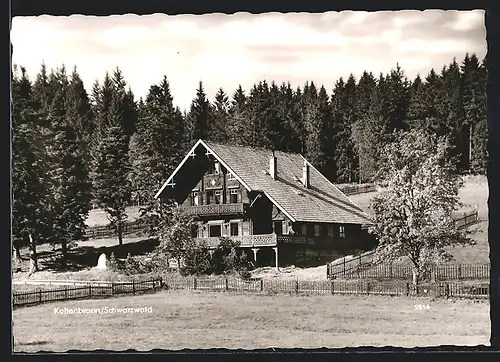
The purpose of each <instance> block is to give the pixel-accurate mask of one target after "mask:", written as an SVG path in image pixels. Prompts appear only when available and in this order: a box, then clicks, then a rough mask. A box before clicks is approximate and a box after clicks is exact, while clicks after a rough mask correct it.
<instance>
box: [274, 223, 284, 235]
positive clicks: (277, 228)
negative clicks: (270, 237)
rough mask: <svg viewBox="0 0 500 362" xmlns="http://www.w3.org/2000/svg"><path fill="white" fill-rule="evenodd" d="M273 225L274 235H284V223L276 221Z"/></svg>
mask: <svg viewBox="0 0 500 362" xmlns="http://www.w3.org/2000/svg"><path fill="white" fill-rule="evenodd" d="M273 224H274V225H273V228H274V233H275V234H276V235H283V223H282V222H281V221H275V222H274V223H273Z"/></svg>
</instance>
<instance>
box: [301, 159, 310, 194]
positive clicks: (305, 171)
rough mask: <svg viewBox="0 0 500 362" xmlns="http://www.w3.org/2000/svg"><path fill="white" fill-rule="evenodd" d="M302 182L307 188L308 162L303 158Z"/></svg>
mask: <svg viewBox="0 0 500 362" xmlns="http://www.w3.org/2000/svg"><path fill="white" fill-rule="evenodd" d="M302 184H303V185H304V187H305V188H309V164H308V163H307V161H306V160H304V166H303V167H302Z"/></svg>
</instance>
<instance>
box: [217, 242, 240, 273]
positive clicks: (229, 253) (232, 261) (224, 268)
mask: <svg viewBox="0 0 500 362" xmlns="http://www.w3.org/2000/svg"><path fill="white" fill-rule="evenodd" d="M239 246H240V243H239V242H237V241H234V240H231V239H229V238H227V237H222V238H220V243H219V245H218V246H217V248H216V249H215V250H214V254H213V256H212V260H211V264H212V271H213V272H214V273H215V274H227V273H230V272H232V271H235V270H237V269H238V255H237V249H238V247H239Z"/></svg>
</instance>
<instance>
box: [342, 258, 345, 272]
mask: <svg viewBox="0 0 500 362" xmlns="http://www.w3.org/2000/svg"><path fill="white" fill-rule="evenodd" d="M343 261H344V269H343V271H342V276H344V277H345V256H344V259H343Z"/></svg>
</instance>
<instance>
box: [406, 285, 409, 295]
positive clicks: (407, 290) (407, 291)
mask: <svg viewBox="0 0 500 362" xmlns="http://www.w3.org/2000/svg"><path fill="white" fill-rule="evenodd" d="M409 295H410V283H408V282H407V283H406V296H409Z"/></svg>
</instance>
